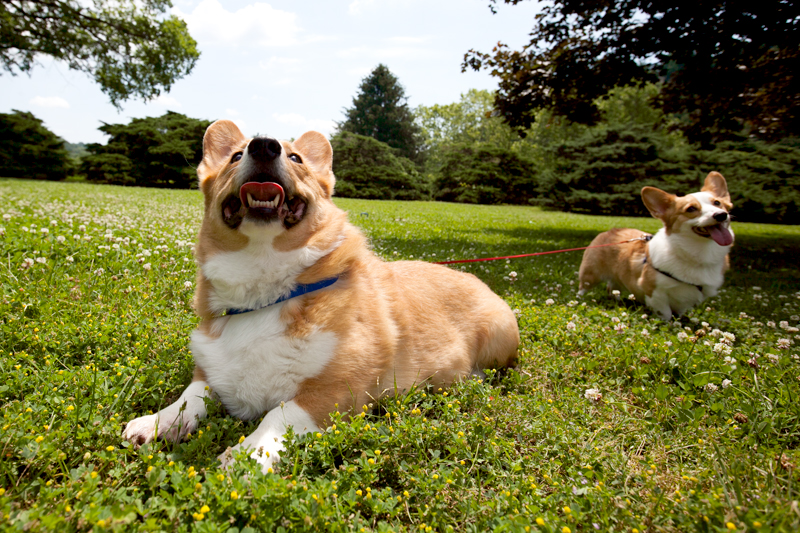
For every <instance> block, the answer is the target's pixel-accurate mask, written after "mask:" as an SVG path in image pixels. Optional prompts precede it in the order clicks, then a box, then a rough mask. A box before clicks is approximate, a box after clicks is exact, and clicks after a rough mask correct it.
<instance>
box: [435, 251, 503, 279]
mask: <svg viewBox="0 0 800 533" xmlns="http://www.w3.org/2000/svg"><path fill="white" fill-rule="evenodd" d="M433 255H436V254H433ZM508 277H509V278H516V277H517V273H516V272H514V271H513V270H512V271H511V272H509V273H508Z"/></svg>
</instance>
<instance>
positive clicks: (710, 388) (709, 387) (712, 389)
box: [705, 383, 719, 393]
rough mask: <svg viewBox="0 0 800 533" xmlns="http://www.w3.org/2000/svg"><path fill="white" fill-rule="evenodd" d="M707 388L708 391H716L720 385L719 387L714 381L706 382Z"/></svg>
mask: <svg viewBox="0 0 800 533" xmlns="http://www.w3.org/2000/svg"><path fill="white" fill-rule="evenodd" d="M705 389H706V392H709V393H714V392H717V390H718V389H719V387H717V386H716V385H714V384H713V383H706V386H705Z"/></svg>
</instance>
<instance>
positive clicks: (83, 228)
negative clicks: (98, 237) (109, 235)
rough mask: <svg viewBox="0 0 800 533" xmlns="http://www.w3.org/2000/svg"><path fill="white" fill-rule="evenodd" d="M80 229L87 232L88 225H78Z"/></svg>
mask: <svg viewBox="0 0 800 533" xmlns="http://www.w3.org/2000/svg"><path fill="white" fill-rule="evenodd" d="M78 231H83V232H85V231H86V226H84V225H83V224H81V225H80V226H78Z"/></svg>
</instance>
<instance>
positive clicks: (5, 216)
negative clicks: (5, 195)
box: [3, 213, 11, 222]
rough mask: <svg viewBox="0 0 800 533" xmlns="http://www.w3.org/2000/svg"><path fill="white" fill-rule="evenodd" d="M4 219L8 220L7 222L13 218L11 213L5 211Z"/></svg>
mask: <svg viewBox="0 0 800 533" xmlns="http://www.w3.org/2000/svg"><path fill="white" fill-rule="evenodd" d="M3 220H4V221H6V222H8V221H9V220H11V215H9V214H8V213H5V214H4V215H3Z"/></svg>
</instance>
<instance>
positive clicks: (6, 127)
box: [0, 110, 72, 180]
mask: <svg viewBox="0 0 800 533" xmlns="http://www.w3.org/2000/svg"><path fill="white" fill-rule="evenodd" d="M71 171H72V164H71V159H70V155H69V153H68V152H67V150H66V149H65V148H64V140H63V139H61V138H59V137H57V136H56V134H55V133H53V132H52V131H50V130H48V129H47V128H46V127H45V126H44V124H43V123H42V121H41V120H39V119H38V118H36V117H35V116H33V114H31V113H27V112H23V111H17V110H13V112H12V113H9V114H3V113H0V176H3V177H9V178H32V179H45V180H63V179H64V178H66V177H67V175H68V174H69V173H71Z"/></svg>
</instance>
